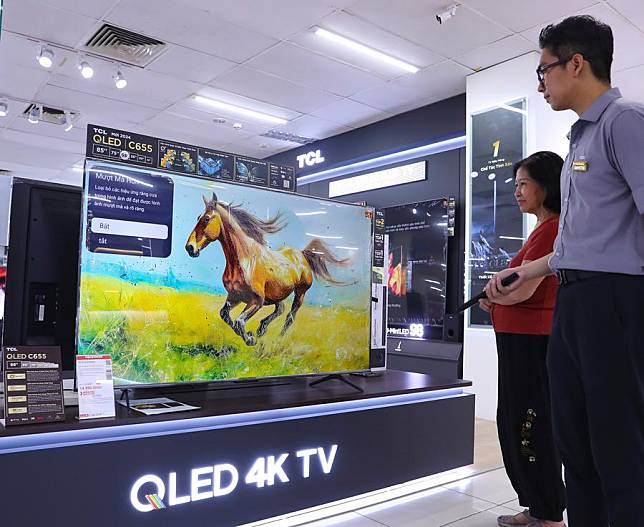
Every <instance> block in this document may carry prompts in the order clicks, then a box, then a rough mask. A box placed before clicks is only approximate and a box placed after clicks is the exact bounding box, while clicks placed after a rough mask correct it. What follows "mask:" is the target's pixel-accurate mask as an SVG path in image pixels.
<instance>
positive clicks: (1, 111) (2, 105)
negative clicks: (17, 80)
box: [0, 101, 9, 117]
mask: <svg viewBox="0 0 644 527" xmlns="http://www.w3.org/2000/svg"><path fill="white" fill-rule="evenodd" d="M8 113H9V106H8V105H7V103H6V102H4V101H0V117H6V116H7V114H8Z"/></svg>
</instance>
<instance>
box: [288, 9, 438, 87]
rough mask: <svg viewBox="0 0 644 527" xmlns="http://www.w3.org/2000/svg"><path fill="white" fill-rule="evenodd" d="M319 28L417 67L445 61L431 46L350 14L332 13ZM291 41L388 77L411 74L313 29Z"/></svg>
mask: <svg viewBox="0 0 644 527" xmlns="http://www.w3.org/2000/svg"><path fill="white" fill-rule="evenodd" d="M316 27H317V26H316ZM319 27H322V28H324V29H327V30H329V31H332V32H335V33H337V34H338V35H341V36H343V37H346V38H348V39H350V40H353V41H355V42H358V43H360V44H363V45H365V46H367V47H370V48H372V49H375V50H377V51H380V52H383V53H386V54H388V55H390V56H392V57H394V58H397V59H399V60H402V61H404V62H407V63H409V64H412V65H414V66H416V67H418V68H425V67H427V66H430V65H432V64H436V63H437V62H440V61H441V60H442V58H441V57H440V56H438V55H437V54H435V53H432V52H431V51H429V50H428V49H426V48H423V47H421V46H419V45H417V44H414V43H413V42H410V41H409V40H406V39H404V38H401V37H399V36H397V35H394V34H392V33H390V32H388V31H385V30H384V29H380V28H379V27H377V26H374V25H373V24H371V23H369V22H366V21H364V20H362V19H360V18H358V17H356V16H353V15H350V14H349V13H345V12H340V13H337V14H334V15H332V16H329V17H327V18H325V19H324V20H322V21H321V23H320V24H319ZM292 41H293V42H295V43H297V44H299V45H301V46H304V47H306V48H308V49H310V50H312V51H315V52H316V53H320V54H323V55H328V56H331V57H334V58H337V59H339V60H341V61H343V62H346V63H349V64H353V65H355V66H356V67H358V68H361V69H364V70H367V71H370V72H372V73H374V74H376V75H380V76H383V77H385V78H388V79H391V78H394V77H399V76H401V75H408V74H409V72H407V71H405V70H403V69H400V68H399V67H396V66H393V65H391V64H388V63H385V62H383V61H381V60H380V59H376V58H372V57H370V56H368V55H365V54H363V53H360V52H358V51H355V50H352V49H350V48H347V47H346V46H344V45H342V44H338V43H336V42H332V41H330V40H328V39H326V38H322V37H320V36H318V35H316V34H315V33H314V32H313V31H312V30H311V31H305V32H302V33H301V34H299V35H298V36H297V37H296V38H293V39H292Z"/></svg>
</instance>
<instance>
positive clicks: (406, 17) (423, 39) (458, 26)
mask: <svg viewBox="0 0 644 527" xmlns="http://www.w3.org/2000/svg"><path fill="white" fill-rule="evenodd" d="M446 5H449V2H445V1H444V0H426V1H422V2H421V1H417V0H400V1H398V2H396V4H395V8H393V5H392V3H391V2H390V1H389V0H361V1H359V2H358V3H356V4H354V5H353V6H352V7H351V8H350V9H349V11H350V12H351V13H354V14H356V15H358V16H360V17H362V18H364V19H366V20H368V21H370V22H373V23H374V24H377V25H378V26H380V27H382V28H384V29H386V30H388V31H391V32H393V33H395V34H397V35H401V36H404V37H405V38H407V39H409V40H411V41H413V42H416V43H417V44H420V45H421V46H424V47H426V48H428V49H430V50H432V51H434V52H436V53H440V54H441V55H444V56H446V57H454V56H456V55H460V54H462V53H466V52H467V51H470V50H472V49H474V48H476V47H478V46H482V45H484V44H489V43H490V42H494V41H496V40H499V39H501V38H503V37H507V36H509V35H510V34H511V32H510V31H509V30H508V29H506V28H504V27H503V26H501V25H500V24H498V23H496V22H493V21H492V20H489V19H487V18H485V17H483V16H481V15H479V14H478V13H476V12H475V11H473V10H471V9H469V8H468V7H467V6H460V7H459V8H458V10H457V12H456V16H455V17H453V18H452V19H451V20H448V21H447V22H446V23H445V24H439V23H438V22H437V21H436V19H435V14H436V12H437V11H441V10H443V9H444V8H445V6H446Z"/></svg>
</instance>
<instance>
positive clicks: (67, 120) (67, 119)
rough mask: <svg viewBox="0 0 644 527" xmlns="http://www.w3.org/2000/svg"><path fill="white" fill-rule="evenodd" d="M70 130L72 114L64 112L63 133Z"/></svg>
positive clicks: (72, 123) (72, 126)
mask: <svg viewBox="0 0 644 527" xmlns="http://www.w3.org/2000/svg"><path fill="white" fill-rule="evenodd" d="M72 128H74V122H73V120H72V114H71V113H70V112H68V111H67V110H65V132H69V131H70V130H71V129H72Z"/></svg>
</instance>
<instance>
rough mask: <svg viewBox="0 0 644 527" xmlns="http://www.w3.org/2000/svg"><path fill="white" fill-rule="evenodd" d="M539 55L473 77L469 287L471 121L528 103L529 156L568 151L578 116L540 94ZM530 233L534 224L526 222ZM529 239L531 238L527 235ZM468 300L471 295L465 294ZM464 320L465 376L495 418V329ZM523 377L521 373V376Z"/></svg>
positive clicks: (481, 412) (480, 407)
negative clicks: (483, 112)
mask: <svg viewBox="0 0 644 527" xmlns="http://www.w3.org/2000/svg"><path fill="white" fill-rule="evenodd" d="M538 62H539V54H538V53H536V52H531V53H528V54H526V55H523V56H521V57H518V58H516V59H513V60H510V61H508V62H504V63H503V64H499V65H497V66H494V67H492V68H489V69H486V70H483V71H480V72H477V73H474V74H472V75H470V76H469V77H468V78H467V89H466V91H467V147H466V149H467V163H466V173H465V181H466V190H467V192H466V208H467V214H466V220H467V225H466V230H465V237H466V238H465V240H466V243H465V252H466V265H465V283H466V288H467V284H469V265H468V263H467V262H469V258H470V247H471V246H470V242H469V240H470V219H471V199H470V193H471V177H470V173H471V171H472V170H471V159H470V151H471V150H470V149H471V129H470V128H471V119H470V115H471V114H472V113H477V112H480V111H481V110H485V109H488V108H491V107H494V106H496V105H497V104H499V103H504V102H508V101H512V100H516V99H520V98H523V97H526V98H527V101H528V102H527V110H528V117H527V119H528V121H527V143H526V146H527V150H526V153H527V155H530V154H531V153H533V152H536V151H538V150H552V151H554V152H557V153H558V154H560V155H561V156H562V157H565V155H566V153H567V151H568V139H567V138H566V134H567V133H568V131H569V130H570V127H571V126H572V123H574V122H575V120H576V118H577V116H576V115H575V114H574V113H573V112H571V111H566V112H554V111H553V110H552V109H551V108H550V106H548V104H546V102H545V101H544V100H543V97H542V95H541V94H540V93H538V92H537V76H536V73H535V70H536V68H537V65H538ZM524 223H525V225H527V226H528V230H531V229H532V228H533V227H534V220H533V219H532V218H531V217H530V218H529V219H528V218H525V222H524ZM526 234H527V233H526ZM465 295H466V298H468V297H469V291H468V290H467V289H466V291H465ZM468 315H469V314H466V320H465V334H464V360H463V377H464V378H465V379H469V380H471V381H472V382H473V387H472V392H474V393H475V394H476V416H477V417H480V418H483V419H491V420H495V419H496V389H497V386H496V385H497V361H496V344H495V340H494V332H493V331H492V329H478V328H468V327H467V326H468V318H467V317H468ZM517 374H518V375H520V374H521V372H517Z"/></svg>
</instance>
